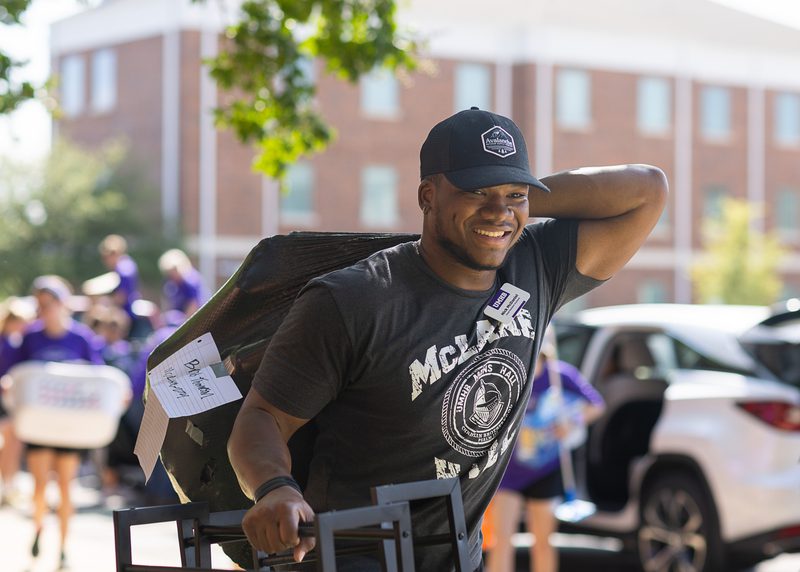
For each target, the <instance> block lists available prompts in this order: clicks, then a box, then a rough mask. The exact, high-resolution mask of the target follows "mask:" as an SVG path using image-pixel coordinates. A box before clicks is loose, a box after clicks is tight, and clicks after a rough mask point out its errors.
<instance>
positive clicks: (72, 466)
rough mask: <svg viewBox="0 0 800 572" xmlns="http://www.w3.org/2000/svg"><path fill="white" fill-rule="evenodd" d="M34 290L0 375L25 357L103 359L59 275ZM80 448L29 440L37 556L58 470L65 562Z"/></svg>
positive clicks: (45, 278)
mask: <svg viewBox="0 0 800 572" xmlns="http://www.w3.org/2000/svg"><path fill="white" fill-rule="evenodd" d="M32 291H33V294H34V296H35V298H36V303H37V306H38V317H39V319H38V320H37V321H35V322H34V323H33V324H32V325H31V326H30V327H29V328H28V329H27V330H26V332H25V334H24V335H23V337H22V342H21V344H20V345H19V347H18V348H16V350H15V351H13V352H11V353H10V354H7V355H6V356H5V358H4V360H3V363H2V364H0V375H4V374H5V373H6V372H7V371H8V370H9V369H10V368H11V367H12V366H14V365H16V364H17V363H21V362H25V361H59V362H66V361H75V362H89V363H94V364H102V363H103V359H102V357H101V356H100V352H99V349H98V347H97V343H96V341H95V340H96V338H95V335H94V333H93V332H92V331H91V329H89V327H88V326H86V325H84V324H80V323H78V322H76V321H75V320H73V319H72V317H71V316H70V312H69V309H68V307H67V301H68V300H69V299H70V297H71V295H72V293H71V290H70V287H69V285H68V284H67V283H66V281H65V280H64V279H62V278H60V277H59V276H53V275H48V276H40V277H38V278H37V279H36V280H34V281H33V288H32ZM80 453H81V451H80V450H77V449H68V448H63V447H51V446H48V445H47V444H31V443H29V444H27V455H26V460H27V465H28V470H29V471H30V472H31V475H32V476H33V483H34V485H33V486H34V489H33V521H34V527H35V536H34V541H33V545H32V547H31V554H32V555H33V556H34V557H35V556H38V555H39V540H40V537H41V532H42V525H43V523H44V517H45V513H46V511H47V504H46V500H45V488H46V486H47V481H48V478H49V475H50V472H51V471H53V472H55V474H56V478H57V480H58V488H59V490H60V492H61V503H60V506H59V508H58V516H59V523H60V525H61V564H62V568H63V564H64V561H65V553H64V548H65V545H66V538H67V530H68V527H69V520H70V517H71V516H72V512H73V508H72V502H71V499H70V485H71V482H72V480H73V479H74V478H75V476H76V475H77V473H78V468H79V467H80V459H81V457H80Z"/></svg>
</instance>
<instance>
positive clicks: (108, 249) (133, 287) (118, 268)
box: [98, 234, 139, 323]
mask: <svg viewBox="0 0 800 572" xmlns="http://www.w3.org/2000/svg"><path fill="white" fill-rule="evenodd" d="M98 250H99V251H100V257H101V258H102V259H103V264H104V265H105V266H106V268H108V269H109V270H112V271H114V272H116V273H117V275H118V276H119V284H118V285H117V287H116V288H115V289H114V291H113V292H112V293H111V298H112V300H113V301H114V303H115V304H117V305H118V306H119V307H120V308H122V309H123V310H125V312H126V313H127V314H128V316H129V317H130V319H131V321H133V320H134V319H135V318H136V316H135V314H134V312H133V303H134V302H135V301H136V300H138V299H139V289H138V288H139V268H138V267H137V266H136V263H135V262H134V261H133V259H132V258H131V257H130V256H128V254H127V252H128V242H127V241H126V240H125V239H124V238H123V237H121V236H120V235H118V234H109V235H108V236H106V237H105V238H104V239H103V241H102V242H101V243H100V246H99V248H98ZM131 323H133V322H131Z"/></svg>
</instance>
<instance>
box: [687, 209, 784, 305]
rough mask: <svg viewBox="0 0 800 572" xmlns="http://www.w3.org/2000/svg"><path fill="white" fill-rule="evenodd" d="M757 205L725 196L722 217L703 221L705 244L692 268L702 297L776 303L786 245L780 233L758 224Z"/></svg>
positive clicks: (705, 299) (715, 300) (707, 300)
mask: <svg viewBox="0 0 800 572" xmlns="http://www.w3.org/2000/svg"><path fill="white" fill-rule="evenodd" d="M759 210H760V209H758V208H757V207H756V206H755V205H753V204H751V203H748V202H747V201H744V200H741V199H726V200H725V201H723V204H722V213H721V216H720V217H719V218H708V219H706V220H705V221H704V223H703V233H704V236H705V243H706V248H705V252H704V253H703V255H702V256H701V258H700V260H699V261H698V263H697V264H696V265H695V266H694V267H693V269H692V279H693V282H694V286H695V291H696V292H697V295H698V298H699V301H700V302H702V303H724V304H771V303H772V302H775V301H776V300H777V299H778V297H779V296H780V292H781V286H782V282H781V278H780V274H779V273H778V265H779V263H780V259H781V256H782V255H783V250H782V248H781V245H780V242H779V241H778V239H777V237H775V236H774V235H771V234H765V233H762V232H758V231H756V230H754V229H753V226H752V222H753V220H754V219H756V217H757V216H758V215H759V212H758V211H759Z"/></svg>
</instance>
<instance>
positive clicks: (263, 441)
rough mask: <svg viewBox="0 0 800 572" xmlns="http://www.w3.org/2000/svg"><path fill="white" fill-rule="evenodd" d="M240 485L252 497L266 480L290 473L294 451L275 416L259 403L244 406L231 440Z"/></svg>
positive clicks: (230, 456)
mask: <svg viewBox="0 0 800 572" xmlns="http://www.w3.org/2000/svg"><path fill="white" fill-rule="evenodd" d="M228 457H229V458H230V461H231V465H232V466H233V470H234V471H235V472H236V477H237V478H238V479H239V485H240V486H241V488H242V490H243V491H244V492H245V494H246V495H248V496H249V497H250V498H253V494H254V493H255V490H256V489H257V488H258V487H259V486H260V485H261V484H262V483H264V482H265V481H267V480H269V479H271V478H273V477H278V476H283V475H290V474H291V468H292V460H291V455H290V454H289V448H288V447H287V446H286V442H285V441H284V437H283V435H282V434H281V431H280V429H279V427H278V423H277V421H276V420H275V418H274V417H273V416H272V415H271V414H270V413H269V412H267V411H264V410H263V409H258V408H255V407H247V406H246V405H245V406H243V407H242V410H241V411H240V412H239V415H238V416H237V418H236V423H234V426H233V430H232V431H231V437H230V439H229V441H228Z"/></svg>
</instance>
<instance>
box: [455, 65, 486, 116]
mask: <svg viewBox="0 0 800 572" xmlns="http://www.w3.org/2000/svg"><path fill="white" fill-rule="evenodd" d="M455 84H456V85H455V91H454V93H453V96H454V107H455V111H456V112H458V111H462V110H464V109H469V108H470V107H472V106H473V105H474V106H476V107H479V108H480V109H491V108H492V93H491V91H492V75H491V72H490V70H489V66H486V65H482V64H458V66H457V67H456V77H455Z"/></svg>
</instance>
